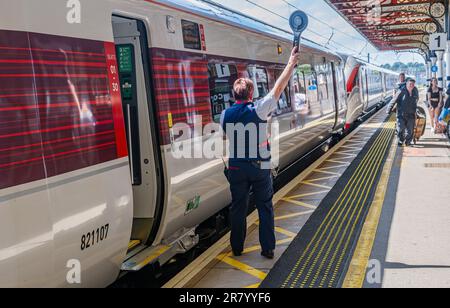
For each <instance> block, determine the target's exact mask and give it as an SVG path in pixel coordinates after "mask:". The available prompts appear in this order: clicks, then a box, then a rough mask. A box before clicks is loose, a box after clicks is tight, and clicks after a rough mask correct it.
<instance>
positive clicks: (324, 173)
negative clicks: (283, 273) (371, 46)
mask: <svg viewBox="0 0 450 308" xmlns="http://www.w3.org/2000/svg"><path fill="white" fill-rule="evenodd" d="M385 119H386V115H385V113H384V112H383V111H381V112H380V113H378V114H377V115H376V116H374V117H373V118H372V119H371V120H369V121H368V123H366V124H363V125H362V126H361V127H360V128H359V129H358V130H357V131H356V132H355V133H354V134H352V135H351V136H349V137H348V138H347V139H345V140H343V141H341V143H340V144H339V145H338V146H337V147H336V148H335V149H333V151H334V152H333V153H332V154H331V155H330V156H328V157H327V156H325V157H324V158H323V159H322V160H321V161H319V162H318V163H317V164H316V167H315V168H313V169H311V170H309V171H308V174H307V176H305V177H303V178H302V179H301V180H300V181H298V182H297V184H295V183H294V185H293V186H292V189H291V190H290V191H288V192H287V193H285V194H284V195H283V196H282V197H280V198H279V200H278V202H276V204H275V216H276V218H275V221H276V233H277V234H276V235H277V250H276V256H277V257H278V258H279V257H280V256H281V255H282V253H283V252H284V251H285V250H286V248H287V247H288V245H289V244H290V243H291V242H292V240H293V239H294V238H295V237H296V235H297V234H298V232H299V231H300V230H301V228H302V227H303V226H304V224H305V223H306V222H307V220H308V219H309V217H310V216H311V215H312V214H313V213H314V210H315V209H316V207H317V206H318V205H319V204H320V203H321V201H322V199H323V198H324V197H325V196H326V195H327V193H328V192H329V191H330V190H331V189H332V188H333V187H334V185H335V184H336V182H337V181H338V179H339V177H340V176H341V175H342V174H343V173H344V172H345V170H346V169H347V167H348V166H349V165H350V164H351V162H352V161H353V159H354V158H355V157H356V156H357V155H358V154H359V152H360V151H361V149H362V148H363V147H364V145H365V144H366V142H367V141H368V140H369V139H370V138H371V137H372V135H373V134H374V133H375V132H376V131H377V129H378V128H380V127H381V125H382V124H383V122H384V120H385ZM291 185H292V183H291ZM257 224H258V222H257V221H256V222H254V223H251V224H249V229H248V237H247V242H246V249H245V251H244V255H243V256H242V257H233V256H232V253H231V248H230V247H229V246H228V242H227V241H228V239H229V237H225V238H224V239H222V240H221V241H220V242H219V243H218V244H217V247H216V248H215V247H212V248H211V249H210V251H209V252H207V253H206V254H205V255H208V254H209V258H208V256H202V257H200V258H199V262H197V263H196V262H194V263H193V264H192V265H191V267H193V269H192V270H190V269H189V268H187V269H185V271H184V272H182V273H180V275H179V276H177V277H175V278H174V279H173V280H172V281H171V282H169V283H168V284H167V285H166V286H165V287H189V288H257V287H259V285H260V283H261V282H262V281H263V280H264V279H265V277H266V276H267V274H268V272H269V271H270V270H271V268H272V267H273V266H274V264H275V263H276V261H277V258H276V259H275V260H266V259H264V258H262V257H261V256H260V249H261V247H260V246H259V239H258V226H257ZM209 260H210V261H209ZM208 261H209V262H208ZM198 267H202V268H201V269H199V268H198Z"/></svg>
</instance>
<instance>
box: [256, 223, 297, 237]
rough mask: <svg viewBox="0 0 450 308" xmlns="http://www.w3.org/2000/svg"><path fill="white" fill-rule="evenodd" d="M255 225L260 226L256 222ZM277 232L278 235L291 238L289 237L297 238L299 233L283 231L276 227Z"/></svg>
mask: <svg viewBox="0 0 450 308" xmlns="http://www.w3.org/2000/svg"><path fill="white" fill-rule="evenodd" d="M255 225H257V226H259V221H258V222H256V223H255ZM275 231H276V232H278V233H280V234H283V235H286V236H289V237H296V236H297V233H294V232H291V231H288V230H286V229H283V228H280V227H275Z"/></svg>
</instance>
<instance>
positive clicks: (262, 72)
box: [248, 65, 270, 100]
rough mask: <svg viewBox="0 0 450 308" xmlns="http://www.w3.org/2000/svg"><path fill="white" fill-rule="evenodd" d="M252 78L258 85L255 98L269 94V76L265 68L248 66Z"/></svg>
mask: <svg viewBox="0 0 450 308" xmlns="http://www.w3.org/2000/svg"><path fill="white" fill-rule="evenodd" d="M248 74H249V76H250V79H251V80H252V81H253V83H254V84H255V85H256V87H255V93H254V95H253V98H254V99H255V100H256V99H260V98H263V97H265V96H266V95H267V94H269V92H270V91H269V77H268V75H267V71H266V69H265V68H261V67H257V66H254V65H251V66H249V67H248Z"/></svg>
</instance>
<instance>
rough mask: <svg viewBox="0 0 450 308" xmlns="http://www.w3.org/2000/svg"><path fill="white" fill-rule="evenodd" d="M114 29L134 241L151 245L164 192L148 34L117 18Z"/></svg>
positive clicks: (130, 21) (137, 23)
mask: <svg viewBox="0 0 450 308" xmlns="http://www.w3.org/2000/svg"><path fill="white" fill-rule="evenodd" d="M112 25H113V31H114V41H115V44H116V56H117V62H118V66H119V78H120V88H121V94H122V104H123V111H124V118H125V127H126V133H127V141H128V150H129V157H130V172H131V179H132V186H133V202H134V215H133V218H134V219H133V232H132V239H133V240H139V241H141V242H142V243H148V242H151V241H152V237H153V236H152V235H153V233H154V232H153V231H154V230H155V228H157V223H155V222H157V221H159V219H158V216H159V213H160V208H159V206H158V204H159V198H160V196H159V193H161V189H160V187H159V186H160V185H159V180H160V179H159V176H158V174H160V173H159V169H158V166H159V164H158V163H157V162H158V155H159V154H158V147H157V137H156V136H157V135H156V134H155V123H154V120H153V119H155V117H154V116H153V114H154V112H153V110H152V109H153V107H152V104H151V100H152V97H151V80H149V79H150V73H149V69H150V67H149V63H148V62H149V56H148V43H147V42H148V41H147V33H146V28H145V25H144V24H143V23H142V22H141V21H138V20H134V19H128V18H123V17H119V16H113V18H112ZM158 192H159V193H158Z"/></svg>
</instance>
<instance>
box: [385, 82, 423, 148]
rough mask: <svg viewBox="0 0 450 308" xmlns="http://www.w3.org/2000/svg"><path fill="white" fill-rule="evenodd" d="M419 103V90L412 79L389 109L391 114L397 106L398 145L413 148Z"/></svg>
mask: <svg viewBox="0 0 450 308" xmlns="http://www.w3.org/2000/svg"><path fill="white" fill-rule="evenodd" d="M418 102H419V90H418V89H417V88H416V81H415V80H414V79H412V78H408V79H407V80H406V88H404V89H403V90H401V92H400V93H399V94H398V95H397V96H396V98H395V99H394V100H393V101H392V103H391V105H390V106H389V107H388V112H389V113H391V112H392V110H393V109H394V107H395V106H397V136H398V145H399V146H403V145H404V143H405V142H406V146H411V143H412V141H413V139H414V128H415V125H416V112H417V103H418Z"/></svg>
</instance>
